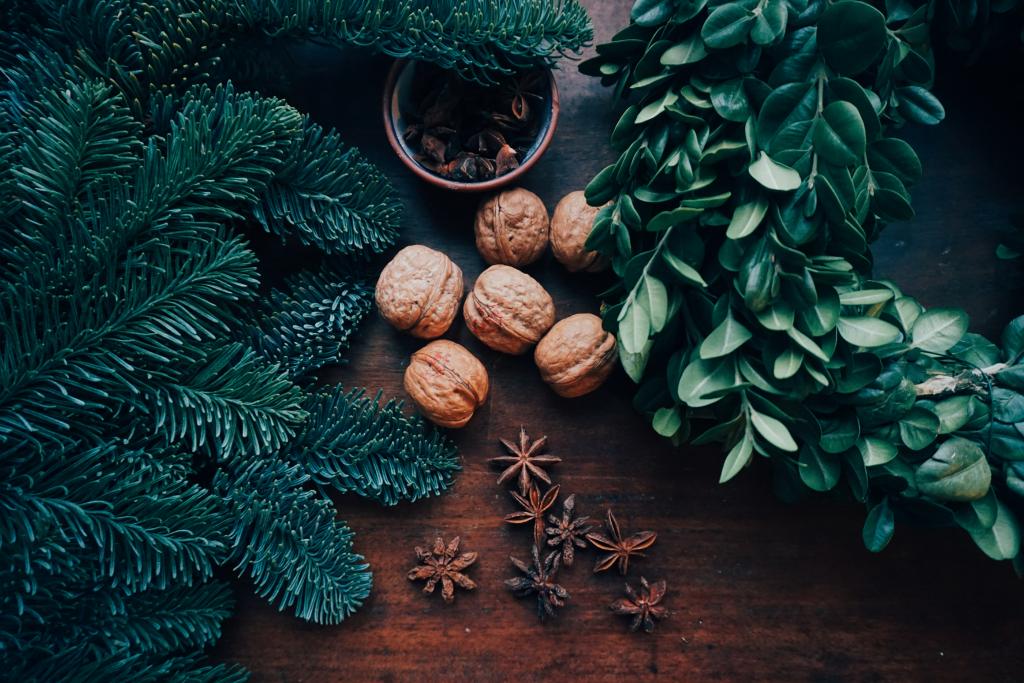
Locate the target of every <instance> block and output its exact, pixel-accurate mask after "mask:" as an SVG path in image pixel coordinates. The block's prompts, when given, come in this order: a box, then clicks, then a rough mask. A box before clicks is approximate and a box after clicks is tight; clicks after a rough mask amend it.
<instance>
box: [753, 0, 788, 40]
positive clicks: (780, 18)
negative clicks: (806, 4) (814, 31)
mask: <svg viewBox="0 0 1024 683" xmlns="http://www.w3.org/2000/svg"><path fill="white" fill-rule="evenodd" d="M788 15H789V10H788V8H787V7H786V2H785V0H768V2H766V3H764V4H763V5H761V12H760V13H759V14H758V15H757V19H756V20H755V21H754V27H753V28H752V29H751V30H750V38H751V39H752V40H753V41H754V44H755V45H771V44H772V43H774V42H775V41H777V40H778V39H779V38H781V37H782V36H783V35H784V34H785V33H786V19H787V18H788Z"/></svg>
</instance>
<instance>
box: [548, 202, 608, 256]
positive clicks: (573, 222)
mask: <svg viewBox="0 0 1024 683" xmlns="http://www.w3.org/2000/svg"><path fill="white" fill-rule="evenodd" d="M601 208H602V207H594V206H591V205H590V204H587V200H586V197H585V196H584V194H583V192H582V191H581V190H577V191H576V192H570V193H569V194H567V195H565V196H564V197H562V200H561V201H560V202H558V206H556V207H555V213H554V215H553V216H552V217H551V251H553V252H554V254H555V258H556V259H558V262H559V263H561V264H562V265H563V266H565V267H566V269H567V270H569V272H571V273H575V272H578V271H581V270H584V271H587V272H588V273H596V272H597V271H599V270H604V269H605V268H607V267H608V259H606V258H605V257H603V256H601V255H600V254H598V253H597V252H596V251H589V250H587V248H586V244H587V237H588V236H589V235H590V230H591V228H593V227H594V218H595V217H596V216H597V212H598V211H600V210H601Z"/></svg>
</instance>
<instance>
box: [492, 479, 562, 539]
mask: <svg viewBox="0 0 1024 683" xmlns="http://www.w3.org/2000/svg"><path fill="white" fill-rule="evenodd" d="M509 493H511V494H512V497H513V498H515V499H516V502H517V503H519V505H521V506H522V508H523V511H522V512H513V513H512V514H510V515H505V521H506V522H508V523H509V524H528V523H529V522H533V542H534V544H535V545H543V539H544V513H545V512H547V511H548V510H549V509H551V506H552V505H554V504H555V500H557V499H558V484H555V485H554V486H552V487H551V488H549V489H548V490H547V491H546V492H545V493H544V497H543V498H542V497H541V495H540V490H539V489H538V488H537V487H536V486H535V485H531V486H530V493H529V494H528V496H529V497H527V498H524V497H523V496H520V495H519V494H518V493H516V492H515V491H509Z"/></svg>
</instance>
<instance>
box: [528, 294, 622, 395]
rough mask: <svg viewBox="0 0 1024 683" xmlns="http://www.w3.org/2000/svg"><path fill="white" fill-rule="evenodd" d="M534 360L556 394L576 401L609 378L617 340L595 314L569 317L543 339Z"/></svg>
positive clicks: (613, 364) (535, 352)
mask: <svg viewBox="0 0 1024 683" xmlns="http://www.w3.org/2000/svg"><path fill="white" fill-rule="evenodd" d="M533 359H534V361H535V362H536V363H537V367H538V368H540V375H541V378H542V379H543V380H544V381H545V382H547V383H548V385H550V386H551V388H552V389H553V390H554V391H555V393H556V394H558V395H559V396H564V397H566V398H575V397H576V396H582V395H583V394H588V393H590V392H591V391H593V390H594V389H597V388H598V387H599V386H601V385H602V384H604V381H605V380H606V379H608V375H610V374H611V372H612V369H613V368H614V367H615V337H614V335H612V334H611V333H610V332H608V331H606V330H605V329H604V328H603V327H602V326H601V319H600V318H598V317H597V316H596V315H593V314H591V313H578V314H576V315H570V316H569V317H568V318H565V319H564V320H560V321H558V324H556V325H555V326H554V327H552V328H551V331H550V332H548V333H547V334H546V335H545V336H544V338H543V339H541V340H540V343H539V344H537V349H536V350H535V351H534V352H533Z"/></svg>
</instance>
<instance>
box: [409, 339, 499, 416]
mask: <svg viewBox="0 0 1024 683" xmlns="http://www.w3.org/2000/svg"><path fill="white" fill-rule="evenodd" d="M403 384H404V385H405V391H406V392H407V393H408V394H409V397H410V398H411V399H412V400H413V402H414V403H415V404H416V405H417V406H419V409H420V410H421V411H423V414H424V415H425V416H426V417H427V419H428V420H430V421H431V422H433V423H434V424H436V425H438V426H440V427H452V428H458V427H462V426H464V425H465V424H466V423H467V422H469V420H470V418H472V417H473V413H475V412H476V409H477V408H479V407H480V406H481V405H483V403H484V401H486V400H487V393H488V392H489V391H490V380H489V379H488V378H487V370H486V369H485V368H484V366H483V364H482V363H481V362H480V361H479V360H477V358H476V356H474V355H473V354H472V353H470V352H469V351H467V350H466V348H465V347H463V346H460V345H459V344H456V343H455V342H452V341H448V340H447V339H438V340H436V341H432V342H430V343H429V344H427V345H426V346H424V347H423V348H422V349H420V350H419V351H417V352H416V353H414V354H412V358H411V359H410V360H409V367H407V368H406V369H405V378H404V381H403Z"/></svg>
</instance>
